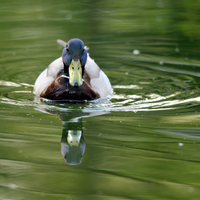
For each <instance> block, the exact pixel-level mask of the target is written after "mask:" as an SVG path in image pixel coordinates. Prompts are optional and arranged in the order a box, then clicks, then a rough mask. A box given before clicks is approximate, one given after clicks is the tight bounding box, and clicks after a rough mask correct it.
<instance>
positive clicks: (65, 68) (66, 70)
mask: <svg viewBox="0 0 200 200" xmlns="http://www.w3.org/2000/svg"><path fill="white" fill-rule="evenodd" d="M64 74H65V75H66V76H69V66H67V65H65V64H64Z"/></svg>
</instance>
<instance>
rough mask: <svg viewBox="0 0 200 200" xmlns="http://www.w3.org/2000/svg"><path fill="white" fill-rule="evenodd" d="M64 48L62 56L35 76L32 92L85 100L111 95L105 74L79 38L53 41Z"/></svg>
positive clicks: (60, 99) (55, 97)
mask: <svg viewBox="0 0 200 200" xmlns="http://www.w3.org/2000/svg"><path fill="white" fill-rule="evenodd" d="M57 42H58V44H60V45H62V46H63V47H64V49H63V51H62V56H61V57H59V58H57V59H56V60H54V61H53V62H52V63H51V64H50V65H49V66H48V67H47V68H46V69H45V70H44V71H43V72H42V73H41V74H40V75H39V76H38V78H37V79H36V81H35V84H34V89H33V92H34V94H35V95H36V96H37V97H41V98H44V99H48V100H52V101H66V102H70V101H89V100H95V99H98V98H104V97H107V96H110V95H111V94H112V87H111V83H110V81H109V79H108V77H107V75H106V74H105V73H104V72H103V71H102V70H101V69H100V68H99V66H98V65H97V64H96V62H95V61H94V60H93V59H92V58H91V57H90V56H89V53H88V49H89V48H88V47H87V46H84V43H83V41H82V40H81V39H78V38H74V39H70V40H69V41H68V42H65V41H63V40H57Z"/></svg>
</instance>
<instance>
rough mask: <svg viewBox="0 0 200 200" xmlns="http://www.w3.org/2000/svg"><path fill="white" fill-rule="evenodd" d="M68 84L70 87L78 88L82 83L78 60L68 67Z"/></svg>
mask: <svg viewBox="0 0 200 200" xmlns="http://www.w3.org/2000/svg"><path fill="white" fill-rule="evenodd" d="M69 83H70V85H71V86H74V87H78V86H81V85H82V84H83V81H82V67H81V63H80V60H78V61H74V60H73V59H72V62H71V64H70V66H69Z"/></svg>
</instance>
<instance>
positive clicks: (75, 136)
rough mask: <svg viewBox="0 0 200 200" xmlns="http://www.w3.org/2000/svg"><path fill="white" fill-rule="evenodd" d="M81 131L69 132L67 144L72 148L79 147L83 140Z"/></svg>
mask: <svg viewBox="0 0 200 200" xmlns="http://www.w3.org/2000/svg"><path fill="white" fill-rule="evenodd" d="M81 135H82V131H81V130H68V136H67V142H68V144H69V145H70V146H79V144H80V140H81Z"/></svg>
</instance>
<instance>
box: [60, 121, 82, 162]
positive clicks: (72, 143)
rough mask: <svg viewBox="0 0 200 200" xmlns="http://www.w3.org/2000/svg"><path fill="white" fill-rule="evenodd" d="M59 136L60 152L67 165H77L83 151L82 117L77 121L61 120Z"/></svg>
mask: <svg viewBox="0 0 200 200" xmlns="http://www.w3.org/2000/svg"><path fill="white" fill-rule="evenodd" d="M62 131H63V132H62V138H61V154H62V155H63V158H64V159H65V161H66V163H68V164H69V165H78V164H80V163H81V161H82V157H83V154H84V153H85V147H86V144H85V140H84V138H83V129H82V118H80V119H78V120H77V122H66V121H63V130H62Z"/></svg>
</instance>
